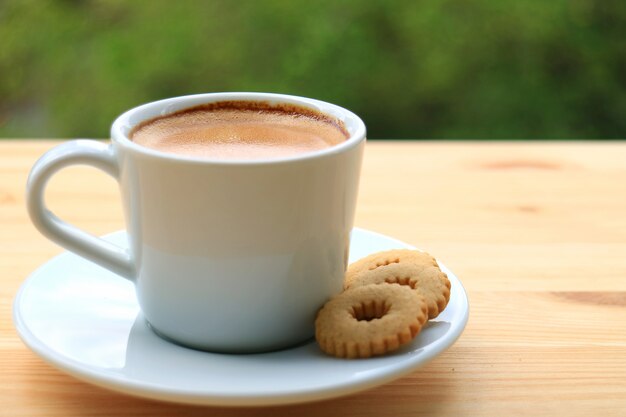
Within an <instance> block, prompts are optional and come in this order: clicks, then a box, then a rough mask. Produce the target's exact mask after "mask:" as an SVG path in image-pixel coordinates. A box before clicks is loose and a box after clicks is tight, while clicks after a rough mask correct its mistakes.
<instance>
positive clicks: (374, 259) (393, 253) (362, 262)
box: [344, 249, 438, 288]
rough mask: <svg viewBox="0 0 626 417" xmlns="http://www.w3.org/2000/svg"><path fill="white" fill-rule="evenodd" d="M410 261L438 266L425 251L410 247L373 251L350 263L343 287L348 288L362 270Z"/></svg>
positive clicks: (419, 264)
mask: <svg viewBox="0 0 626 417" xmlns="http://www.w3.org/2000/svg"><path fill="white" fill-rule="evenodd" d="M404 263H411V264H413V265H417V266H423V267H427V266H438V265H437V261H436V260H435V258H433V257H432V256H431V255H429V254H428V253H426V252H422V251H419V250H412V249H394V250H388V251H384V252H377V253H373V254H371V255H369V256H366V257H365V258H362V259H359V260H358V261H356V262H354V263H352V264H350V266H348V270H347V271H346V278H345V285H344V288H348V287H349V286H350V284H351V283H352V281H353V280H354V279H355V278H356V276H357V275H359V274H360V273H362V272H365V271H372V270H376V269H381V268H382V269H384V268H386V267H387V266H390V265H394V264H404Z"/></svg>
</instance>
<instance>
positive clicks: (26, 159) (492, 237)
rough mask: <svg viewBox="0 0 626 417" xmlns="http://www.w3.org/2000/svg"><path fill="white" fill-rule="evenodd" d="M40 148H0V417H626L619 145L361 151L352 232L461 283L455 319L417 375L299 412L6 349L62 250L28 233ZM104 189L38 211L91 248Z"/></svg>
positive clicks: (73, 178)
mask: <svg viewBox="0 0 626 417" xmlns="http://www.w3.org/2000/svg"><path fill="white" fill-rule="evenodd" d="M57 143H58V142H54V141H6V140H5V141H0V249H1V252H0V253H1V255H0V280H1V285H0V415H2V416H47V417H52V416H64V417H67V416H92V415H93V416H96V415H98V416H118V415H119V416H159V415H163V416H196V415H198V416H199V415H212V416H222V415H224V416H252V415H254V416H260V415H268V416H270V415H271V416H319V415H340V416H358V415H368V416H383V415H388V416H454V417H459V416H498V417H501V416H509V415H512V416H513V415H530V416H555V415H559V416H567V417H571V416H585V417H590V416H599V415H601V416H603V417H606V416H626V143H625V142H613V143H602V142H564V143H555V142H548V143H545V142H515V143H489V142H476V143H467V142H412V143H411V142H395V143H394V142H370V143H369V144H368V146H367V151H366V156H365V161H364V167H363V177H362V185H361V193H360V197H359V205H358V210H357V218H356V225H358V226H361V227H364V228H368V229H372V230H376V231H379V232H381V233H384V234H388V235H391V236H395V237H397V238H399V239H401V240H404V241H406V242H409V243H411V244H414V245H416V246H418V247H421V248H423V249H426V250H428V251H429V252H431V253H432V254H434V255H435V256H437V257H438V258H440V259H441V260H443V262H444V263H446V264H447V265H448V267H450V268H451V269H452V270H453V271H454V272H455V273H456V274H457V275H458V276H459V278H460V279H461V280H462V281H463V283H464V285H465V287H466V289H467V291H468V294H469V298H470V306H471V313H470V320H469V323H468V326H467V328H466V330H465V332H464V333H463V335H462V336H461V338H460V339H459V340H458V342H457V343H456V344H455V345H454V346H453V347H452V348H450V349H449V350H448V351H447V352H445V353H444V354H443V355H441V356H440V357H438V358H436V359H435V360H434V361H432V362H431V363H430V364H428V365H427V366H426V367H424V368H422V369H419V370H417V371H416V372H414V373H413V374H411V375H409V376H407V377H404V378H402V379H399V380H397V381H395V382H392V383H389V384H387V385H383V386H381V387H378V388H375V389H372V390H370V391H367V392H363V393H360V394H356V395H352V396H349V397H345V398H340V399H336V400H331V401H324V402H319V403H313V404H303V405H297V406H288V407H274V408H257V409H227V408H207V407H196V406H184V405H176V404H167V403H161V402H157V401H149V400H143V399H138V398H133V397H129V396H125V395H121V394H116V393H113V392H109V391H106V390H104V389H100V388H97V387H94V386H91V385H89V384H86V383H83V382H79V381H77V380H75V379H74V378H72V377H69V376H66V375H65V374H63V373H61V372H59V371H57V370H56V369H53V368H51V367H50V366H48V365H46V364H45V363H44V362H42V360H40V359H39V358H38V357H37V356H36V355H35V354H33V353H32V352H31V351H29V350H28V349H27V348H26V347H25V346H24V345H23V344H22V343H21V341H20V340H19V339H18V336H17V334H16V332H15V330H14V328H13V325H12V322H11V306H12V300H13V297H14V295H15V293H16V291H17V289H18V287H19V285H20V283H21V282H22V281H23V280H24V279H25V278H26V277H27V276H28V275H29V273H30V272H32V271H33V270H34V269H35V268H36V267H37V266H39V265H41V264H42V263H44V262H46V261H47V260H48V259H50V258H51V257H52V256H54V255H56V254H58V253H60V252H61V251H62V250H61V249H60V248H59V247H57V246H55V245H54V244H52V243H50V242H49V241H48V240H46V239H45V238H43V237H42V236H41V235H40V234H39V233H38V232H37V231H36V230H35V229H34V227H33V226H32V225H31V224H30V221H29V220H28V218H27V215H26V210H25V208H24V185H25V182H26V176H27V174H28V170H29V168H30V167H31V166H32V164H33V163H34V162H35V160H36V159H37V158H38V157H39V156H40V155H41V154H42V153H43V152H44V151H45V150H47V149H48V148H50V147H52V146H53V145H55V144H57ZM118 199H119V196H118V190H117V185H116V184H115V183H114V181H113V180H112V179H110V178H108V177H107V176H105V175H103V174H101V173H100V172H97V171H95V170H93V169H90V168H69V169H67V170H66V171H64V172H62V173H61V174H59V175H58V176H57V177H55V178H54V179H53V181H52V184H51V188H50V190H49V193H48V201H49V205H50V207H51V208H52V209H54V210H55V211H56V213H57V214H59V215H60V216H61V217H63V218H65V219H67V220H69V221H71V222H72V223H75V224H77V225H79V226H81V227H84V228H86V229H88V230H90V231H92V232H94V233H96V234H105V233H107V232H111V231H114V230H118V229H121V228H123V227H124V222H123V218H122V210H121V207H120V203H119V200H118Z"/></svg>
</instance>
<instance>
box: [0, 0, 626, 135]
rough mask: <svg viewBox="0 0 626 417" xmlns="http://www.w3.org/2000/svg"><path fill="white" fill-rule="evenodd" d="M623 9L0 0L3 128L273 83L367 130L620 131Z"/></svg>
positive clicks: (39, 126) (617, 4)
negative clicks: (331, 107) (345, 112)
mask: <svg viewBox="0 0 626 417" xmlns="http://www.w3.org/2000/svg"><path fill="white" fill-rule="evenodd" d="M625 22H626V1H623V0H597V1H594V0H550V1H545V0H441V1H426V0H396V1H357V0H345V1H338V0H334V1H333V0H320V1H314V0H309V1H287V0H285V1H278V0H264V1H253V0H245V1H243V0H238V1H228V0H219V1H217V0H213V1H186V0H177V1H171V0H152V1H133V2H130V1H121V0H107V1H104V0H99V1H98V0H92V1H78V0H74V1H69V0H66V1H45V0H42V1H39V0H30V1H28V0H0V137H106V136H107V135H108V129H109V126H110V124H111V122H112V121H113V119H114V118H115V117H116V116H117V115H118V114H120V113H121V112H123V111H124V110H126V109H128V108H131V107H133V106H135V105H138V104H140V103H143V102H146V101H152V100H156V99H160V98H164V97H170V96H177V95H184V94H192V93H200V92H211V91H269V92H281V93H288V94H296V95H303V96H309V97H315V98H319V99H322V100H327V101H330V102H334V103H336V104H339V105H342V106H345V107H347V108H349V109H351V110H353V111H355V112H356V113H357V114H359V115H361V116H362V118H363V119H364V120H365V122H366V124H367V126H368V131H369V137H371V138H418V139H427V138H433V139H438V138H470V139H471V138H486V139H497V138H537V139H540V138H555V139H558V138H606V139H611V138H624V137H626V23H625Z"/></svg>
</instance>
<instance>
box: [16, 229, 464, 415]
mask: <svg viewBox="0 0 626 417" xmlns="http://www.w3.org/2000/svg"><path fill="white" fill-rule="evenodd" d="M107 240H110V241H113V242H116V243H118V244H125V243H126V241H127V240H126V233H125V232H117V233H114V234H112V235H109V236H108V237H107ZM407 247H410V246H409V245H407V244H405V243H402V242H400V241H398V240H395V239H392V238H389V237H386V236H383V235H380V234H376V233H373V232H369V231H365V230H360V229H354V232H353V235H352V245H351V250H350V255H351V256H350V261H351V262H352V261H354V260H357V259H359V258H361V257H363V256H365V255H368V254H370V253H372V252H378V251H381V250H386V249H394V248H407ZM441 267H442V269H443V270H444V271H445V272H446V273H447V274H448V277H449V278H450V282H451V283H452V294H451V296H450V303H449V304H448V307H447V308H446V309H445V311H444V312H443V313H442V314H441V315H440V316H439V317H437V319H435V320H433V321H431V322H430V324H429V325H428V326H427V327H426V328H424V329H423V330H422V332H421V333H420V334H419V335H418V336H417V338H416V339H415V340H414V341H413V342H412V343H411V344H410V345H408V346H407V347H405V348H404V349H402V350H400V351H397V352H396V353H394V354H391V355H388V356H383V357H378V358H372V359H360V360H345V359H335V358H332V357H329V356H326V355H324V354H323V353H322V352H321V351H320V350H319V348H318V347H317V344H316V343H315V342H314V341H311V342H309V343H307V344H304V345H301V346H298V347H294V348H292V349H288V350H283V351H279V352H273V353H264V354H250V355H227V354H215V353H207V352H200V351H195V350H191V349H187V348H184V347H181V346H178V345H175V344H172V343H170V342H167V341H165V340H163V339H161V338H159V337H158V336H156V335H155V334H154V333H153V332H152V331H151V330H150V328H149V327H148V326H147V324H146V322H145V320H144V319H143V317H142V316H141V314H140V312H139V307H138V306H137V302H136V301H135V295H134V289H133V285H132V284H131V283H130V282H129V281H126V280H125V279H122V278H119V277H118V276H116V275H114V274H112V273H111V272H109V271H107V270H105V269H102V268H100V267H98V266H96V265H95V264H92V263H90V262H89V261H86V260H84V259H82V258H80V257H78V256H77V255H74V254H71V253H64V254H61V255H59V256H57V257H55V258H54V259H52V260H50V261H49V262H47V263H46V264H44V265H43V266H42V267H41V268H39V269H38V270H37V271H35V272H34V273H33V274H32V275H31V276H30V277H29V278H28V280H27V281H26V282H25V283H24V284H23V285H22V287H21V289H20V291H19V293H18V294H17V296H16V298H15V304H14V307H13V317H14V322H15V326H16V328H17V331H18V333H19V334H20V336H21V338H22V340H23V341H24V343H25V344H26V345H27V346H28V347H30V348H31V349H32V350H33V351H34V352H35V353H36V354H38V355H39V356H40V357H41V358H42V359H44V360H45V361H47V362H48V363H50V364H51V365H53V366H55V367H57V368H58V369H60V370H62V371H64V372H67V373H68V374H71V375H73V376H75V377H77V378H79V379H82V380H84V381H87V382H90V383H93V384H96V385H99V386H102V387H105V388H109V389H112V390H115V391H119V392H123V393H126V394H131V395H136V396H140V397H147V398H154V399H158V400H165V401H174V402H181V403H192V404H206V405H238V406H253V405H272V404H289V403H298V402H305V401H313V400H320V399H325V398H332V397H338V396H342V395H346V394H350V393H353V392H356V391H359V390H363V389H366V388H371V387H374V386H376V385H380V384H383V383H385V382H388V381H391V380H392V379H395V378H398V377H400V376H402V375H405V374H408V373H409V372H411V371H413V370H415V369H416V368H418V367H420V366H422V365H424V364H425V363H426V362H428V361H429V360H431V359H433V358H434V357H436V356H437V355H439V354H440V353H441V352H443V351H444V350H445V349H446V348H448V347H449V346H451V345H452V344H453V343H454V341H455V340H456V339H457V338H458V337H459V336H460V334H461V332H462V331H463V329H464V327H465V324H466V323H467V319H468V311H469V310H468V301H467V295H466V294H465V290H464V289H463V286H462V285H461V282H460V281H459V280H458V279H457V277H456V276H455V275H454V274H453V273H452V272H450V271H449V270H448V269H447V268H445V266H443V265H441Z"/></svg>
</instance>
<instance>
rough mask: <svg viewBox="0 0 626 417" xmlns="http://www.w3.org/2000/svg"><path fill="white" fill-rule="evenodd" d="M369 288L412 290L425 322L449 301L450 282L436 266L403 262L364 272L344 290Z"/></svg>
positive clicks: (435, 315)
mask: <svg viewBox="0 0 626 417" xmlns="http://www.w3.org/2000/svg"><path fill="white" fill-rule="evenodd" d="M371 284H400V285H404V286H407V287H410V288H411V289H413V290H415V291H416V292H417V293H418V294H420V295H421V296H422V297H424V300H425V301H426V305H427V306H428V319H429V320H430V319H434V318H435V317H437V316H438V315H439V313H441V312H442V311H443V310H444V309H445V308H446V306H447V305H448V301H450V280H448V276H447V275H446V274H445V273H444V272H442V271H441V269H439V267H436V266H424V265H415V264H412V263H409V262H405V263H396V264H391V265H388V266H385V267H384V268H377V269H373V270H366V271H362V272H361V273H360V274H358V275H356V276H355V277H354V279H353V280H352V281H351V283H350V284H348V288H355V287H361V286H364V285H371Z"/></svg>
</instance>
